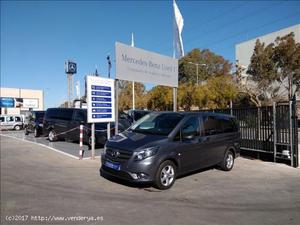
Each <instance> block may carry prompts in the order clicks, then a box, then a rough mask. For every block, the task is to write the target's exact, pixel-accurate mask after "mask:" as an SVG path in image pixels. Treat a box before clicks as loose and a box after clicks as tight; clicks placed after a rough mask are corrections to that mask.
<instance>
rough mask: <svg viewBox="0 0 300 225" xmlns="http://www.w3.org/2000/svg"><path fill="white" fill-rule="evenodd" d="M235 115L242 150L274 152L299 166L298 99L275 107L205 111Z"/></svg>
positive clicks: (276, 157) (275, 157)
mask: <svg viewBox="0 0 300 225" xmlns="http://www.w3.org/2000/svg"><path fill="white" fill-rule="evenodd" d="M203 111H213V112H216V113H225V114H231V115H234V116H235V117H236V118H237V120H238V122H239V126H240V131H241V150H245V151H253V152H262V153H268V154H272V156H273V160H274V162H276V161H278V160H287V161H288V162H289V163H290V165H291V166H293V167H298V157H299V156H298V128H297V115H296V101H290V102H279V103H274V104H273V106H267V107H251V108H231V109H230V108H228V109H215V110H203Z"/></svg>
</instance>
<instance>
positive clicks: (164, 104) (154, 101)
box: [147, 86, 173, 111]
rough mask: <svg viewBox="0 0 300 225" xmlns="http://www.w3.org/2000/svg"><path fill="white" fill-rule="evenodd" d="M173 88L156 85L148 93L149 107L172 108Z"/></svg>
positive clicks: (162, 109)
mask: <svg viewBox="0 0 300 225" xmlns="http://www.w3.org/2000/svg"><path fill="white" fill-rule="evenodd" d="M172 96H173V92H172V88H170V87H164V86H155V87H153V88H152V89H151V90H150V91H149V92H148V94H147V108H148V109H151V110H159V111H164V110H166V111H167V110H172V107H173V99H172Z"/></svg>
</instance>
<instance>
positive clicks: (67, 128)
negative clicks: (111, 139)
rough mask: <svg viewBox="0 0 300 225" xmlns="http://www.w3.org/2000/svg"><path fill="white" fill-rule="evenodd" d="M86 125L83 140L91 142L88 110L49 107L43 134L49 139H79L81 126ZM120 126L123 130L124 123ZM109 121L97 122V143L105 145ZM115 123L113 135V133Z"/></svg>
mask: <svg viewBox="0 0 300 225" xmlns="http://www.w3.org/2000/svg"><path fill="white" fill-rule="evenodd" d="M81 123H82V124H83V125H84V129H83V142H84V143H87V144H90V143H91V126H90V124H88V123H87V110H86V109H79V108H49V109H47V111H46V113H45V118H44V123H43V134H44V135H45V136H48V139H49V141H51V142H52V141H57V140H61V139H67V140H71V141H79V132H80V130H79V126H80V124H81ZM120 126H121V127H119V129H120V130H122V125H120ZM106 128H107V123H95V144H96V145H98V146H103V145H104V144H105V142H106V139H107V131H106ZM113 132H114V130H113V125H112V130H111V135H112V134H113Z"/></svg>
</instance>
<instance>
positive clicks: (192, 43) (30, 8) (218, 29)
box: [1, 0, 300, 108]
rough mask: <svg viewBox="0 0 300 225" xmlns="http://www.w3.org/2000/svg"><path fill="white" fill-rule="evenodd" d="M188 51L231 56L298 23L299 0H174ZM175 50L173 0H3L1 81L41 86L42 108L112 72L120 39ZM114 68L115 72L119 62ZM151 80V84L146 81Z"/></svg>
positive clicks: (5, 84) (162, 50) (168, 51)
mask: <svg viewBox="0 0 300 225" xmlns="http://www.w3.org/2000/svg"><path fill="white" fill-rule="evenodd" d="M177 4H178V7H179V9H180V11H181V13H182V15H183V18H184V27H183V35H182V38H183V43H184V49H185V52H188V51H190V50H191V49H193V48H200V49H204V48H208V49H210V50H211V51H213V52H215V53H217V54H220V55H222V56H223V57H224V58H226V59H228V60H230V61H231V62H234V60H235V55H234V54H235V53H234V52H235V49H234V47H235V44H237V43H240V42H243V41H246V40H249V39H252V38H255V37H257V36H261V35H264V34H267V33H270V32H273V31H276V30H279V29H282V28H285V27H288V26H292V25H295V24H299V23H300V2H298V1H177ZM131 32H133V33H134V37H135V46H136V47H139V48H144V49H146V50H149V51H154V52H157V53H160V54H164V55H168V56H172V51H173V50H172V38H173V37H172V34H173V31H172V1H171V0H168V1H1V86H2V87H16V88H28V89H41V90H44V92H45V108H48V107H54V106H58V105H59V104H60V103H62V102H63V101H64V100H66V99H67V78H66V75H65V73H64V62H65V60H68V59H72V60H74V61H76V62H77V66H78V71H77V74H76V75H75V76H74V81H77V80H79V81H80V83H81V93H83V88H84V76H85V75H87V74H91V73H93V72H94V71H95V66H97V68H98V72H99V73H100V74H101V75H103V76H107V64H106V56H107V55H108V54H110V55H111V57H112V59H114V52H115V49H114V44H115V42H116V41H119V42H122V43H125V44H129V45H130V43H131ZM112 75H114V64H113V70H112ZM148 87H149V86H148Z"/></svg>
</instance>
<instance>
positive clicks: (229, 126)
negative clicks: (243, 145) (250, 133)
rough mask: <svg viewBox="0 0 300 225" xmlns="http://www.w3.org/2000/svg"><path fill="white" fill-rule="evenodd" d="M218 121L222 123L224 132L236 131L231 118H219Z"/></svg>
mask: <svg viewBox="0 0 300 225" xmlns="http://www.w3.org/2000/svg"><path fill="white" fill-rule="evenodd" d="M220 121H221V123H222V127H223V132H224V133H230V132H237V131H238V128H237V125H236V123H235V122H234V120H233V119H232V118H220Z"/></svg>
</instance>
